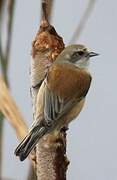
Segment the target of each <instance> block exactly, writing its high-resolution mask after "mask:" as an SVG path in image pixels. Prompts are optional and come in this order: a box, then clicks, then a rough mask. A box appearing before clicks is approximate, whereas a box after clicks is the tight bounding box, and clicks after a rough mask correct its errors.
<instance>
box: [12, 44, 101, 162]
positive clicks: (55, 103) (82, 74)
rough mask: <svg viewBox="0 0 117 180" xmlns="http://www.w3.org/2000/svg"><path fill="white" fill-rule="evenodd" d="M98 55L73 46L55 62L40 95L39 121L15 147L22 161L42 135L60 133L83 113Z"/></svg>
mask: <svg viewBox="0 0 117 180" xmlns="http://www.w3.org/2000/svg"><path fill="white" fill-rule="evenodd" d="M97 55H98V54H97V53H94V52H90V51H89V50H88V49H87V48H86V47H85V46H84V45H70V46H68V47H66V48H65V49H64V50H63V51H62V52H61V53H60V55H59V56H58V57H57V58H56V60H55V62H53V64H52V66H51V67H50V68H49V70H48V72H47V75H46V78H45V80H44V81H43V83H42V85H41V87H40V89H39V92H38V95H37V102H36V117H35V122H34V123H33V125H32V127H31V129H30V130H29V133H28V134H27V136H26V137H25V138H24V139H23V141H22V142H21V143H20V144H19V146H18V147H17V148H16V150H15V154H16V156H19V158H20V160H21V161H23V160H25V158H26V157H27V156H28V155H29V153H30V152H31V150H32V149H33V148H34V147H35V145H36V144H37V143H38V141H39V140H40V138H42V137H43V136H44V135H46V134H53V135H54V134H57V132H60V129H61V128H63V127H64V126H66V125H68V124H69V123H70V122H71V121H72V120H73V119H75V118H76V117H77V116H78V115H79V113H80V111H81V109H82V107H83V105H84V102H85V97H86V95H87V92H88V90H89V88H90V84H91V79H92V78H91V75H90V73H89V72H88V66H89V59H90V57H93V56H97Z"/></svg>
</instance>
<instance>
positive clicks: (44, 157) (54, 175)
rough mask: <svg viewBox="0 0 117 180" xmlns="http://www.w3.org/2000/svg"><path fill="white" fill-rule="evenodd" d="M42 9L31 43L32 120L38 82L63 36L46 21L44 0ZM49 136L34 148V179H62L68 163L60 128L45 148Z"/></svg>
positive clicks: (61, 43) (54, 54)
mask: <svg viewBox="0 0 117 180" xmlns="http://www.w3.org/2000/svg"><path fill="white" fill-rule="evenodd" d="M42 11H43V13H42V14H43V15H42V21H41V25H40V29H39V31H38V33H37V35H36V37H35V40H34V41H33V44H32V60H31V92H32V100H33V112H34V119H35V104H36V98H37V93H38V91H39V88H40V85H41V83H42V82H43V80H44V78H45V76H46V73H47V70H48V67H49V66H50V65H51V63H52V62H53V61H54V60H55V59H56V57H57V56H58V55H59V54H60V52H61V51H62V50H63V49H64V43H63V39H62V38H61V37H60V36H59V35H58V34H57V32H56V31H55V29H54V27H53V26H51V25H50V24H49V22H48V17H47V12H46V11H47V4H46V1H42ZM49 138H50V137H49V136H48V137H47V139H46V140H44V139H41V140H40V141H39V143H38V144H37V147H36V173H37V180H50V179H51V180H65V179H66V170H67V166H68V161H67V158H66V132H65V130H64V131H61V133H60V136H59V137H58V138H57V139H56V140H55V141H54V142H52V141H50V144H49V147H48V148H46V147H45V146H44V145H45V144H46V141H47V142H48V141H49ZM58 144H59V146H58Z"/></svg>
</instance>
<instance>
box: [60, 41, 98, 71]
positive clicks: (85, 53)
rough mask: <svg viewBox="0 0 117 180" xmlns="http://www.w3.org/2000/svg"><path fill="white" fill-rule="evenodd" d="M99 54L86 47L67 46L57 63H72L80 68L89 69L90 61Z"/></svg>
mask: <svg viewBox="0 0 117 180" xmlns="http://www.w3.org/2000/svg"><path fill="white" fill-rule="evenodd" d="M97 55H99V54H97V53H95V52H92V51H89V50H88V49H87V48H86V47H85V46H84V45H81V44H78V45H77V44H76V45H70V46H67V47H66V48H65V49H64V50H63V51H62V52H61V54H60V55H59V56H58V58H57V61H59V62H61V61H64V62H68V63H72V64H74V65H76V66H78V67H79V68H87V67H88V65H89V59H90V58H91V57H93V56H97Z"/></svg>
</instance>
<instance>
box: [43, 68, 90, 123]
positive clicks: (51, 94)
mask: <svg viewBox="0 0 117 180" xmlns="http://www.w3.org/2000/svg"><path fill="white" fill-rule="evenodd" d="M46 81H47V83H46V90H45V98H44V99H45V103H44V104H45V105H44V119H45V122H46V123H47V124H48V125H49V126H51V125H52V126H54V127H55V126H56V123H57V120H58V119H59V118H61V117H62V116H63V115H64V114H65V113H66V112H68V111H69V110H70V109H71V108H72V107H73V106H74V105H75V104H76V103H78V101H81V99H83V98H84V97H85V96H86V94H87V92H88V89H89V87H90V83H91V76H90V75H89V74H88V73H87V72H85V71H84V70H80V69H78V68H76V67H75V66H73V67H72V66H71V65H66V66H65V68H64V66H63V65H53V66H52V67H51V68H50V71H49V73H48V77H47V79H46Z"/></svg>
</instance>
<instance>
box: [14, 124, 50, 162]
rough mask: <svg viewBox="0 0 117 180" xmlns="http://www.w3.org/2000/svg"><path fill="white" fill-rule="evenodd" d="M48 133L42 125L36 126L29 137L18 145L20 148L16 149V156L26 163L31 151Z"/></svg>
mask: <svg viewBox="0 0 117 180" xmlns="http://www.w3.org/2000/svg"><path fill="white" fill-rule="evenodd" d="M46 132H47V129H46V127H44V126H43V125H41V123H39V124H38V125H36V126H34V127H33V128H32V129H31V130H30V132H29V133H28V134H27V136H26V137H25V138H24V139H23V140H22V142H21V143H20V144H19V145H18V147H17V148H16V149H15V155H16V156H19V158H20V160H21V161H24V160H25V159H26V158H27V156H28V155H29V153H30V152H31V150H32V149H33V148H34V147H35V145H36V144H37V143H38V141H39V139H40V138H41V137H42V136H44V135H45V134H46Z"/></svg>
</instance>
